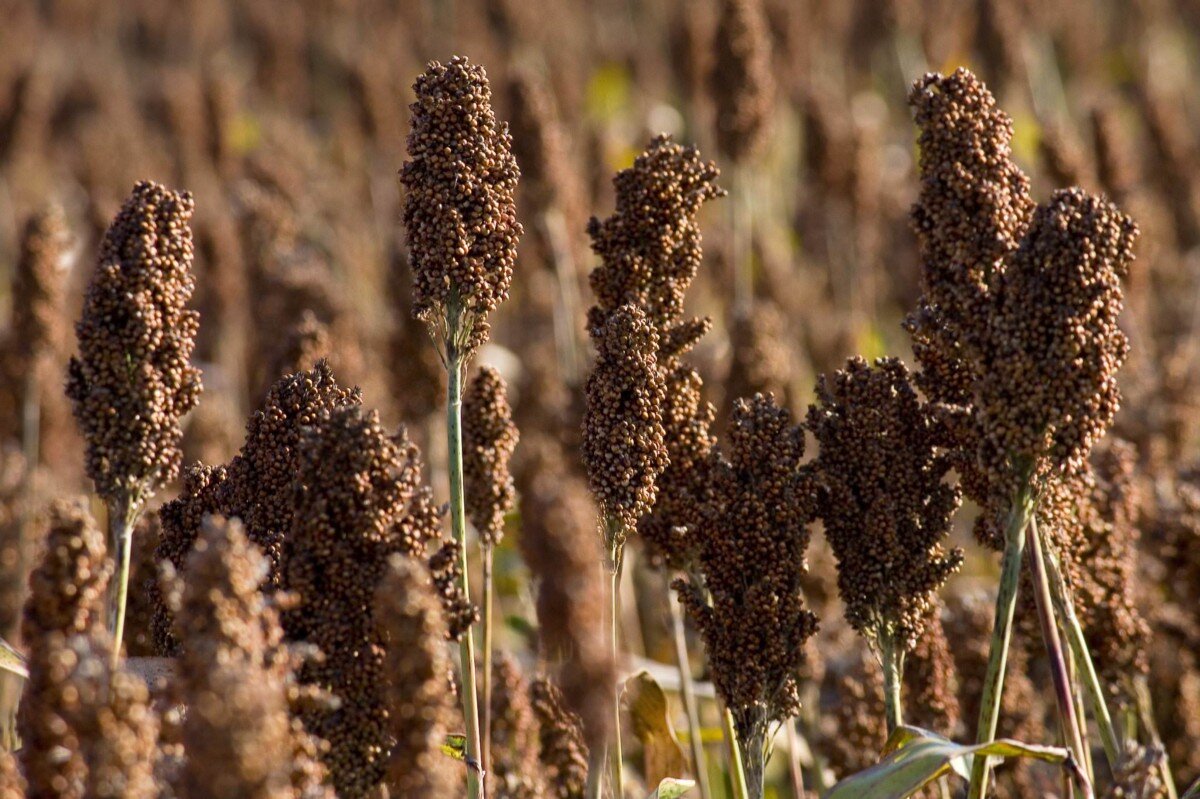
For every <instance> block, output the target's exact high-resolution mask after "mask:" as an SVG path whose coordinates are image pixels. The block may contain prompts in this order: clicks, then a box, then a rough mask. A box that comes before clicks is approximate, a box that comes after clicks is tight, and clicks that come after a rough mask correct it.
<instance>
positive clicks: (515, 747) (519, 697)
mask: <svg viewBox="0 0 1200 799" xmlns="http://www.w3.org/2000/svg"><path fill="white" fill-rule="evenodd" d="M539 734H540V729H539V727H538V722H537V718H536V717H535V716H534V713H533V703H532V700H531V698H530V695H529V684H528V682H526V680H525V675H523V674H522V673H521V667H520V665H519V664H518V663H517V660H516V658H514V657H513V656H512V655H509V654H507V653H499V654H498V655H497V657H496V665H495V671H494V672H493V675H492V773H491V776H490V778H489V779H490V783H491V787H492V791H493V792H494V795H495V797H496V799H544V798H545V797H547V796H549V793H548V789H547V787H546V784H545V780H544V778H543V774H542V766H541V761H540V760H539V759H538V738H539Z"/></svg>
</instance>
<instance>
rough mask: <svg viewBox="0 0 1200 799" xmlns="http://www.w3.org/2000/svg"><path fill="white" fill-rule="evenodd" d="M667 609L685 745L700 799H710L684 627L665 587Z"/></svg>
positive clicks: (673, 596) (675, 605) (675, 601)
mask: <svg viewBox="0 0 1200 799" xmlns="http://www.w3.org/2000/svg"><path fill="white" fill-rule="evenodd" d="M667 607H669V608H670V609H671V629H672V630H673V632H674V633H675V663H676V664H677V665H678V667H679V689H680V693H681V694H683V709H684V712H685V713H686V714H687V724H688V742H689V743H690V744H691V748H692V767H693V768H692V770H693V771H694V772H695V774H696V785H697V787H699V789H700V799H710V797H711V796H712V791H711V788H710V787H709V784H708V768H707V766H706V765H705V762H704V742H703V741H702V740H701V739H700V729H701V728H700V709H699V707H698V705H697V702H696V685H695V683H694V682H693V681H692V668H691V663H690V662H689V661H688V651H687V632H686V631H685V630H684V626H683V611H682V610H681V609H680V607H679V600H678V597H676V596H675V592H674V591H672V590H671V588H670V586H669V585H668V586H667Z"/></svg>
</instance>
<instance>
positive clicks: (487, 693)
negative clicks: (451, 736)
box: [479, 543, 495, 780]
mask: <svg viewBox="0 0 1200 799" xmlns="http://www.w3.org/2000/svg"><path fill="white" fill-rule="evenodd" d="M482 549H483V702H482V704H483V708H482V713H483V732H482V741H481V748H480V750H479V751H480V753H481V754H482V757H481V758H480V762H481V763H482V764H483V778H484V780H487V779H489V777H490V775H491V773H492V647H493V644H492V608H493V604H494V602H495V596H494V587H493V579H492V561H493V557H494V555H495V547H493V546H492V545H491V544H487V543H484V544H483V547H482Z"/></svg>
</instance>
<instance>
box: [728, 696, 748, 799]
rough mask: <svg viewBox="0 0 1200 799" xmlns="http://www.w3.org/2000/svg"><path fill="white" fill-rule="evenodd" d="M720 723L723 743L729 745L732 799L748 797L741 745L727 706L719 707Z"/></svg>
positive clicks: (746, 798)
mask: <svg viewBox="0 0 1200 799" xmlns="http://www.w3.org/2000/svg"><path fill="white" fill-rule="evenodd" d="M721 718H722V724H723V725H724V727H725V744H726V745H727V746H728V747H729V781H730V782H732V783H733V796H734V799H749V797H750V791H749V790H748V788H747V781H746V764H745V761H744V760H743V759H742V747H741V746H740V745H739V744H738V737H737V730H736V729H735V728H734V725H733V714H732V713H730V712H729V708H727V707H722V708H721Z"/></svg>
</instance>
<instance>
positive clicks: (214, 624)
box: [171, 516, 332, 799]
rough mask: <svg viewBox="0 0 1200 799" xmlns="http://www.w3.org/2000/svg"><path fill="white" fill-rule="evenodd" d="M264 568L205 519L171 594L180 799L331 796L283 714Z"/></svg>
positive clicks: (283, 655) (282, 653) (284, 693)
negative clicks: (174, 601)
mask: <svg viewBox="0 0 1200 799" xmlns="http://www.w3.org/2000/svg"><path fill="white" fill-rule="evenodd" d="M269 566H270V564H269V561H268V560H267V559H266V558H265V557H264V556H263V555H262V553H261V552H260V551H259V550H258V548H257V547H256V546H255V545H254V544H253V543H252V542H251V541H250V540H249V539H247V537H246V535H245V533H244V532H243V530H242V525H241V523H240V522H238V521H237V520H232V519H231V520H228V521H226V520H224V519H221V518H219V517H213V516H206V517H205V519H204V521H203V523H202V525H201V531H200V536H199V538H198V539H197V540H196V543H195V546H194V547H193V549H192V552H191V554H189V555H188V558H187V569H186V573H187V578H186V581H185V582H183V584H182V586H177V587H176V590H174V591H172V592H171V595H172V596H177V597H178V598H179V607H177V608H175V609H174V610H175V614H174V617H175V623H176V625H177V628H178V635H179V639H180V640H181V641H184V642H186V646H184V647H183V650H182V652H181V654H180V656H179V658H178V660H177V662H178V676H179V688H180V692H181V696H182V698H183V700H184V702H185V703H186V704H187V706H188V708H189V710H188V713H187V715H186V717H185V718H184V722H183V733H182V736H183V744H184V749H185V751H186V752H187V758H186V761H185V763H184V767H183V772H182V776H181V780H180V786H179V787H180V789H181V792H182V794H183V796H185V797H194V798H195V799H199V797H202V796H208V797H213V799H234V798H235V797H238V798H239V799H240V798H242V797H244V798H245V799H268V797H271V799H275V798H276V797H278V798H279V799H318V798H319V797H326V799H328V798H329V797H332V793H331V789H329V788H327V787H324V786H322V785H321V782H322V780H323V778H324V770H323V768H322V767H321V765H320V763H319V762H314V761H312V760H311V758H310V757H308V756H307V754H306V753H307V752H309V751H310V750H312V749H313V748H316V747H317V744H316V743H315V742H314V741H312V740H310V739H309V736H308V733H306V732H305V731H304V730H303V728H302V727H301V726H300V722H299V721H298V720H294V719H292V718H291V717H290V715H289V696H290V693H291V692H292V691H293V689H294V687H295V686H294V684H293V683H294V677H293V672H292V665H293V664H292V660H293V659H292V657H290V655H289V653H288V652H287V651H286V650H285V648H284V647H283V645H282V638H283V631H282V629H281V628H280V625H279V615H278V611H277V610H276V608H275V607H274V606H273V605H271V604H270V603H269V601H268V599H267V597H266V596H265V595H264V594H263V593H262V592H261V590H260V589H261V587H262V585H263V583H264V581H266V580H267V579H268V577H269ZM174 579H178V577H177V576H176V577H175V578H174ZM300 761H307V762H300Z"/></svg>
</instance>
